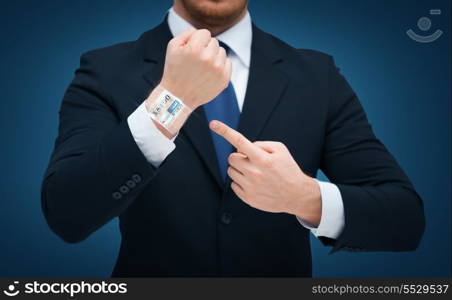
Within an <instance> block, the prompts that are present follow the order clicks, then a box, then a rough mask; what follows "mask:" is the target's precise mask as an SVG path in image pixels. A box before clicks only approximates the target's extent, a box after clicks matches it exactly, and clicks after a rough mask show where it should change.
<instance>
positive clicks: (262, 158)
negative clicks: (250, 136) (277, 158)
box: [258, 155, 273, 167]
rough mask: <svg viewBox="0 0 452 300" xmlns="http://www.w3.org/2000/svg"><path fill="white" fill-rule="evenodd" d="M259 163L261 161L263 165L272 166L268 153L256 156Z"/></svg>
mask: <svg viewBox="0 0 452 300" xmlns="http://www.w3.org/2000/svg"><path fill="white" fill-rule="evenodd" d="M258 160H259V163H261V164H262V165H263V166H265V167H272V166H273V160H272V159H271V157H270V156H268V155H261V156H259V158H258Z"/></svg>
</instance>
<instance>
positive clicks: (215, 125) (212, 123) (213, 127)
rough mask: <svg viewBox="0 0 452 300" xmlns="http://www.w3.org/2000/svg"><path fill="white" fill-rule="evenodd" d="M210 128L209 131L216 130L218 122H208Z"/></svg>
mask: <svg viewBox="0 0 452 300" xmlns="http://www.w3.org/2000/svg"><path fill="white" fill-rule="evenodd" d="M210 128H211V129H217V128H218V122H217V121H212V122H210Z"/></svg>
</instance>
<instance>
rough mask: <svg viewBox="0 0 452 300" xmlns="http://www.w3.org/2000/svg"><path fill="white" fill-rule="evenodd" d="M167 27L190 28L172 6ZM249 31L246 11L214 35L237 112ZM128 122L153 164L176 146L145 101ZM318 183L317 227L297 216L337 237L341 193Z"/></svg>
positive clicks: (242, 93)
mask: <svg viewBox="0 0 452 300" xmlns="http://www.w3.org/2000/svg"><path fill="white" fill-rule="evenodd" d="M168 26H169V28H170V31H171V33H172V34H173V36H176V35H178V34H180V33H182V32H183V31H185V30H186V29H188V28H189V27H192V25H191V24H190V23H188V22H187V21H185V20H184V19H183V18H182V17H180V16H179V15H178V14H177V13H176V12H175V11H174V9H173V8H171V9H170V10H169V12H168ZM252 34H253V32H252V25H251V17H250V15H249V12H247V13H246V15H245V16H244V17H243V18H242V19H241V20H240V21H239V22H238V23H237V24H235V25H234V26H233V27H231V28H229V29H228V30H226V31H225V32H223V33H221V34H219V35H217V36H216V37H215V38H217V39H218V40H219V41H222V42H223V43H225V44H226V45H228V46H229V48H230V50H231V51H229V53H228V58H229V59H230V60H231V62H232V75H231V81H232V84H233V85H234V90H235V93H236V97H237V102H238V106H239V109H240V111H242V107H243V102H244V100H245V93H246V87H247V84H248V75H249V68H250V61H251V42H252ZM182 100H183V99H182ZM127 122H128V125H129V128H130V131H131V133H132V136H133V138H134V139H135V142H136V143H137V145H138V147H139V149H140V150H141V152H143V154H144V156H145V157H146V159H147V160H148V161H149V163H151V164H152V165H153V166H155V167H159V166H160V164H161V163H162V162H163V161H164V160H165V158H166V157H167V156H168V155H169V154H170V153H171V152H172V151H173V150H174V149H175V148H176V146H175V144H174V139H173V140H170V139H168V138H167V137H166V136H164V135H163V134H162V133H161V132H160V131H159V130H158V129H157V127H155V125H154V123H153V122H152V121H151V120H150V118H149V115H148V113H147V111H146V107H145V105H144V102H143V104H141V105H140V106H139V107H138V108H137V109H136V110H135V111H134V112H133V113H132V114H131V115H130V116H129V117H128V119H127ZM318 183H319V186H320V193H321V198H322V216H321V220H320V224H319V226H318V227H317V228H313V227H312V226H310V224H308V223H306V222H304V221H303V220H302V219H300V218H298V217H297V219H298V221H299V222H300V223H301V224H302V225H303V226H304V227H306V228H308V229H310V230H311V232H312V233H313V234H314V235H315V236H325V237H329V238H333V239H336V238H337V237H339V235H340V234H341V232H342V230H343V228H344V205H343V202H342V196H341V193H340V191H339V189H338V188H337V186H336V185H335V184H332V183H329V182H323V181H318Z"/></svg>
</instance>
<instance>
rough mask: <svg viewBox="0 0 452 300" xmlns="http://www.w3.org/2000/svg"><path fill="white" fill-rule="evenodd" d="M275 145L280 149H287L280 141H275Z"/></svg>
mask: <svg viewBox="0 0 452 300" xmlns="http://www.w3.org/2000/svg"><path fill="white" fill-rule="evenodd" d="M276 145H277V146H278V147H279V148H280V149H287V147H286V145H284V144H283V143H282V142H276Z"/></svg>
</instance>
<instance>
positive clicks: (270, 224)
mask: <svg viewBox="0 0 452 300" xmlns="http://www.w3.org/2000/svg"><path fill="white" fill-rule="evenodd" d="M170 39H171V33H170V31H169V28H168V26H167V23H166V22H163V23H162V24H161V25H159V26H157V27H156V28H154V29H152V30H150V31H148V32H146V33H144V34H143V35H142V36H141V37H140V38H139V39H138V40H137V41H133V42H128V43H122V44H118V45H114V46H111V47H107V48H103V49H99V50H94V51H90V52H88V53H86V54H84V55H83V56H82V57H81V62H80V68H79V69H78V70H77V71H76V75H75V78H74V80H73V81H72V83H71V84H70V86H69V88H68V89H67V92H66V94H65V95H64V99H63V102H62V106H61V110H60V126H59V135H58V138H57V140H56V143H55V149H54V152H53V154H52V157H51V160H50V163H49V167H48V169H47V172H46V174H45V178H44V182H43V186H42V205H43V211H44V214H45V216H46V219H47V221H48V224H49V226H50V227H51V228H52V230H53V231H54V232H55V233H56V234H58V235H59V236H60V237H61V238H62V239H63V240H65V241H67V242H70V243H73V242H79V241H82V240H84V239H86V238H87V237H88V236H89V235H90V234H91V233H92V232H94V231H96V230H97V229H99V228H100V227H101V226H103V225H104V224H106V223H107V222H108V221H110V220H111V219H113V218H115V217H119V219H120V230H121V235H122V243H121V249H120V253H119V256H118V260H117V263H116V266H115V268H114V271H113V276H124V277H126V276H311V252H310V242H309V234H310V233H309V231H308V230H307V229H305V228H304V227H303V226H301V225H300V224H299V223H298V221H297V219H296V218H295V216H293V215H289V214H284V213H267V212H263V211H259V210H257V209H254V208H251V207H249V206H248V205H246V204H245V203H244V202H242V201H241V200H240V199H239V198H237V196H236V195H235V194H234V193H233V192H232V191H231V189H230V187H229V186H225V185H224V184H222V182H221V176H220V173H219V169H218V166H217V162H216V157H215V152H214V147H213V144H212V141H211V136H210V133H209V129H208V126H207V122H206V117H205V114H204V111H203V108H202V107H200V108H198V109H197V110H196V111H195V112H194V113H193V114H192V116H191V117H190V118H189V120H188V121H187V123H186V124H185V125H184V127H183V129H182V130H181V132H180V133H179V135H178V137H177V139H176V140H175V143H176V149H175V151H174V152H172V153H171V154H170V155H169V156H168V157H167V158H166V160H165V161H164V163H163V164H162V165H161V166H160V167H159V168H154V167H153V166H152V165H151V164H149V163H148V162H147V160H146V159H145V157H144V156H143V154H142V153H141V152H140V150H139V148H138V147H137V145H136V144H135V142H134V139H133V137H132V135H131V132H130V130H129V128H128V125H127V117H128V116H129V115H130V114H131V113H132V112H133V111H134V110H135V109H136V108H137V106H138V105H139V104H140V103H141V102H142V101H143V100H144V99H145V98H146V97H147V96H148V94H149V92H150V91H151V90H152V88H153V87H154V86H155V85H156V84H157V83H158V81H159V80H160V78H161V75H162V70H163V65H164V55H165V49H166V45H167V42H168V41H169V40H170ZM239 131H240V132H241V133H243V134H244V135H245V136H246V137H247V138H248V139H250V140H251V141H256V140H269V141H281V142H283V143H284V144H285V145H286V146H287V147H288V149H289V150H290V152H291V153H292V155H293V157H294V158H295V160H296V161H297V162H298V163H299V165H300V166H301V168H302V169H303V170H304V172H306V173H307V174H309V175H311V176H315V175H316V173H317V171H318V170H319V169H321V170H322V171H323V172H324V173H325V174H326V175H327V176H328V177H329V179H330V180H331V181H332V182H334V183H336V184H337V186H338V187H339V190H340V192H341V195H342V198H343V203H344V210H345V228H344V230H343V233H342V234H341V235H340V237H339V238H338V239H337V240H332V239H328V238H322V242H323V243H324V244H326V245H331V246H333V251H337V250H342V249H344V250H352V251H406V250H414V249H415V248H416V247H417V245H418V243H419V240H420V238H421V236H422V233H423V230H424V214H423V204H422V200H421V199H420V198H419V196H418V195H417V193H416V192H415V190H414V189H413V187H412V185H411V183H410V182H409V180H408V178H407V177H406V175H405V174H404V172H403V171H402V170H401V169H400V167H399V166H398V165H397V163H396V161H395V160H394V158H393V157H392V156H391V155H390V154H389V153H388V151H387V150H386V148H385V147H384V146H383V145H382V144H381V143H380V141H379V140H378V139H377V138H376V137H375V136H374V134H373V132H372V129H371V126H370V125H369V123H368V121H367V118H366V115H365V113H364V111H363V108H362V107H361V104H360V102H359V100H358V99H357V97H356V95H355V93H354V92H353V91H352V89H351V88H350V86H349V85H348V84H347V82H346V80H345V79H344V78H343V77H342V76H341V75H340V74H339V71H338V69H337V68H336V67H335V65H334V62H333V59H332V58H331V57H330V56H328V55H326V54H323V53H320V52H317V51H312V50H298V49H295V48H293V47H291V46H289V45H287V44H286V43H284V42H282V41H280V40H278V39H277V38H275V37H273V36H271V35H269V34H267V33H264V32H262V31H261V30H259V29H258V28H256V27H255V26H254V25H253V41H252V55H251V66H250V74H249V81H248V87H247V93H246V98H245V103H244V107H243V111H242V114H241V117H240V125H239Z"/></svg>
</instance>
